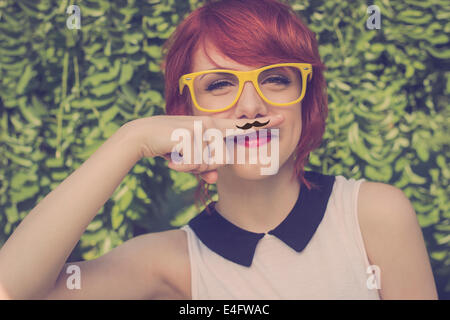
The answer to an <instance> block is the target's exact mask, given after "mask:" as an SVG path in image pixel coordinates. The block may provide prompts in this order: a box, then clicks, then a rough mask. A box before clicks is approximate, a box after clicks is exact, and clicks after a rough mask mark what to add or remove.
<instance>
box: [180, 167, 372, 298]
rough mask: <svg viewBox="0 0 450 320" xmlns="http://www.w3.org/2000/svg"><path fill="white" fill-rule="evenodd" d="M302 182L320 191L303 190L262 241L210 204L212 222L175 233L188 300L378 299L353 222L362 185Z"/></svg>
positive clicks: (320, 179) (206, 219)
mask: <svg viewBox="0 0 450 320" xmlns="http://www.w3.org/2000/svg"><path fill="white" fill-rule="evenodd" d="M305 177H306V178H307V180H308V181H312V182H314V183H316V184H318V185H322V186H323V188H322V189H321V190H319V191H317V190H315V191H314V190H313V191H311V190H308V189H307V188H306V186H304V185H302V186H301V189H300V194H299V198H298V200H297V203H296V204H295V206H294V208H293V209H292V211H291V213H289V215H288V217H287V218H286V219H285V220H284V221H283V222H282V223H281V224H280V225H279V226H278V227H277V228H275V229H274V230H272V231H270V232H269V233H267V234H264V233H261V234H258V233H253V232H249V231H246V230H243V229H241V228H239V227H237V226H235V225H234V224H232V223H231V222H229V221H228V220H226V219H225V218H223V217H222V216H221V215H220V214H219V213H218V212H217V211H216V210H215V208H214V204H215V203H211V204H210V205H209V207H210V208H211V209H212V211H213V215H212V216H211V215H208V214H207V213H206V212H205V210H204V211H203V212H201V213H200V214H199V215H197V216H196V217H194V218H193V219H192V220H191V221H190V222H189V224H188V225H185V226H183V227H181V229H182V230H184V231H186V233H187V239H188V249H189V258H190V265H191V293H192V299H194V300H196V299H221V300H222V299H223V300H225V299H249V300H264V299H266V300H269V299H270V300H271V299H286V300H290V299H327V300H328V299H333V300H337V299H352V300H353V299H364V300H366V299H376V300H377V299H380V296H379V293H378V290H377V289H376V287H375V288H374V286H371V285H370V284H368V279H369V277H370V278H371V280H373V275H372V273H368V271H367V270H368V267H369V261H368V258H367V254H366V251H365V247H364V242H363V238H362V235H361V231H360V227H359V222H358V215H357V199H358V191H359V187H360V185H361V183H362V182H363V181H365V180H364V179H360V180H354V179H346V178H345V177H343V176H336V177H334V176H326V175H322V174H320V173H315V172H305ZM313 200H314V201H313ZM272 232H273V234H272ZM370 283H373V281H370Z"/></svg>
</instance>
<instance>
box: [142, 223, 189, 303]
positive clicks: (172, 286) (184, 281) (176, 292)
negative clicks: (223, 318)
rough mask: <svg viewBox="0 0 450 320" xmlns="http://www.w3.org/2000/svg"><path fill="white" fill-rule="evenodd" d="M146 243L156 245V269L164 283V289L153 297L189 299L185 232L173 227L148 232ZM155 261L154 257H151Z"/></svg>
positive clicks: (187, 252) (187, 255)
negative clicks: (171, 228)
mask: <svg viewBox="0 0 450 320" xmlns="http://www.w3.org/2000/svg"><path fill="white" fill-rule="evenodd" d="M141 237H145V238H146V242H147V245H148V246H149V247H150V246H157V247H158V248H159V249H158V251H157V260H158V264H157V270H158V273H159V275H160V277H161V279H162V282H163V283H164V287H165V290H160V293H159V294H158V296H156V297H155V299H188V300H189V299H191V291H190V288H191V283H190V281H191V279H190V278H191V277H190V262H189V251H188V244H187V235H186V232H185V231H183V230H181V229H173V230H168V231H162V232H157V233H149V234H146V235H143V236H141ZM151 260H152V261H155V259H151Z"/></svg>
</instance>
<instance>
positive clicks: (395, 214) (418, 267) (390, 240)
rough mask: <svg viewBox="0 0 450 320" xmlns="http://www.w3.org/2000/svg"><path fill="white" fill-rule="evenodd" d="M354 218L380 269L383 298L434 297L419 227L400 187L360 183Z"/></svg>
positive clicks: (427, 260) (428, 262)
mask: <svg viewBox="0 0 450 320" xmlns="http://www.w3.org/2000/svg"><path fill="white" fill-rule="evenodd" d="M360 188H361V189H360V192H359V198H358V217H359V221H360V227H361V233H362V234H363V239H364V243H365V246H366V251H367V255H368V256H369V260H370V262H371V264H372V265H376V266H378V267H379V268H380V280H381V288H380V295H381V297H382V298H383V299H437V292H436V286H435V283H434V278H433V273H432V270H431V265H430V261H429V257H428V252H427V249H426V247H425V242H424V239H423V235H422V230H421V227H420V225H419V223H418V221H417V217H416V213H415V211H414V208H413V206H412V205H411V202H410V201H409V199H408V198H407V197H406V195H405V194H404V193H403V191H401V190H400V189H398V188H396V187H394V186H391V185H388V184H384V183H377V182H363V183H362V184H361V187H360Z"/></svg>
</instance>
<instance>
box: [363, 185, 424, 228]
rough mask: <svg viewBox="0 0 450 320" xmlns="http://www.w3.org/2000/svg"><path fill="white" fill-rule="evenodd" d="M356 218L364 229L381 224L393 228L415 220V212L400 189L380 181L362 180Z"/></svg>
mask: <svg viewBox="0 0 450 320" xmlns="http://www.w3.org/2000/svg"><path fill="white" fill-rule="evenodd" d="M358 218H359V220H360V223H361V224H365V227H366V229H367V228H368V227H370V226H373V227H374V228H377V227H379V226H381V225H382V226H384V227H388V228H389V227H393V228H395V227H400V226H402V225H403V224H404V223H406V222H408V221H409V222H411V221H410V220H416V214H415V211H414V208H413V206H412V204H411V202H410V200H409V199H408V197H407V196H406V195H405V193H404V192H403V191H402V190H401V189H399V188H397V187H395V186H392V185H389V184H385V183H381V182H369V181H363V182H362V183H361V186H360V189H359V195H358ZM380 231H381V230H380Z"/></svg>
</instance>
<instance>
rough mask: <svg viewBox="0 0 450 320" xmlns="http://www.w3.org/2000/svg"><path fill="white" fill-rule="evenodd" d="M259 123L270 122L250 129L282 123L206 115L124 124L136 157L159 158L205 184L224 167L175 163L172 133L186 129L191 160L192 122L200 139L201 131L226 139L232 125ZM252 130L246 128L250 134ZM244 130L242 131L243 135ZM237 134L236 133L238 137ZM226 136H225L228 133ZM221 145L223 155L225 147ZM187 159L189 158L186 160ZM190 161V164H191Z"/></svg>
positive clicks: (277, 118) (280, 119) (274, 118)
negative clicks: (216, 132)
mask: <svg viewBox="0 0 450 320" xmlns="http://www.w3.org/2000/svg"><path fill="white" fill-rule="evenodd" d="M255 120H257V121H259V122H261V123H263V122H267V121H268V120H270V122H269V123H268V124H267V125H265V126H264V127H253V128H252V129H254V130H259V129H267V128H271V127H275V126H278V125H279V124H281V123H282V122H283V121H284V118H283V116H282V115H279V116H267V117H263V118H257V119H224V118H214V117H210V116H168V115H161V116H153V117H148V118H141V119H137V120H133V121H131V122H129V123H127V124H126V125H127V126H128V127H129V128H130V129H131V130H132V131H134V132H136V133H138V134H137V137H139V141H140V142H139V145H140V156H141V158H142V157H156V156H160V157H163V158H164V159H166V160H168V161H169V165H168V166H169V168H171V169H173V170H176V171H181V172H190V173H193V174H199V175H200V176H201V178H202V179H203V180H205V181H206V182H207V183H215V182H216V181H217V177H218V175H217V168H219V167H221V166H224V165H226V163H225V161H223V162H224V163H221V164H217V163H213V164H208V163H205V162H204V161H203V159H202V163H201V164H194V163H192V164H185V163H176V162H174V161H173V160H172V156H171V153H172V151H173V150H174V148H175V146H177V145H178V144H179V141H173V140H172V139H171V136H172V132H173V131H174V130H177V129H184V130H187V131H186V132H188V133H189V135H188V136H189V137H190V138H191V141H190V142H191V143H190V145H191V148H192V150H191V151H190V152H191V155H192V156H191V158H192V159H191V160H193V158H194V157H193V155H194V150H193V148H194V144H195V141H194V140H195V139H194V121H201V126H202V137H203V132H204V131H206V130H207V129H212V128H215V129H218V130H219V131H220V132H221V133H222V136H223V137H224V138H225V137H226V136H227V132H226V131H227V129H229V130H230V129H231V130H233V132H236V130H237V128H236V126H239V127H242V126H243V125H245V124H247V123H252V122H253V121H255ZM251 131H252V130H251V129H250V132H251ZM245 132H246V131H245V130H244V131H242V133H245ZM242 133H241V132H240V133H239V134H242ZM228 135H229V134H228ZM202 144H205V147H206V145H207V142H204V141H203V138H202ZM223 145H224V150H223V155H225V154H226V145H225V143H224V144H223ZM197 147H198V148H199V150H201V151H202V154H203V150H205V149H204V145H202V146H197ZM179 153H180V155H183V153H186V151H185V150H179ZM188 160H189V159H188ZM192 162H193V161H192Z"/></svg>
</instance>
